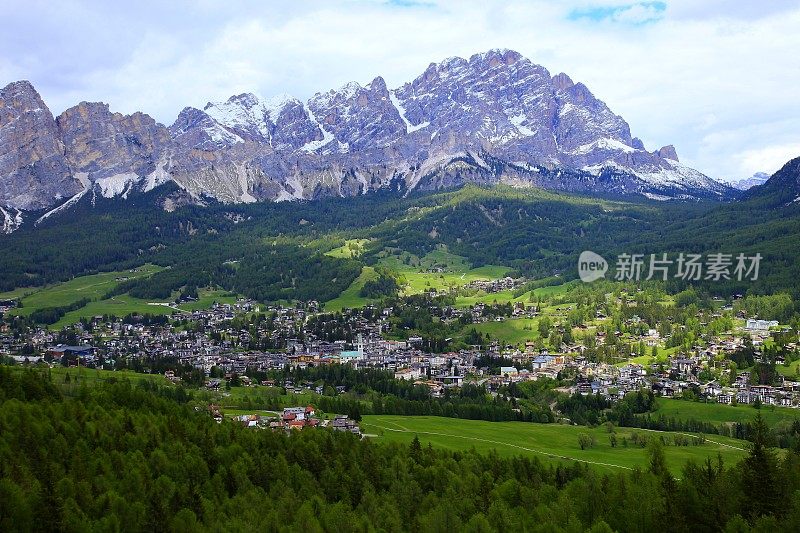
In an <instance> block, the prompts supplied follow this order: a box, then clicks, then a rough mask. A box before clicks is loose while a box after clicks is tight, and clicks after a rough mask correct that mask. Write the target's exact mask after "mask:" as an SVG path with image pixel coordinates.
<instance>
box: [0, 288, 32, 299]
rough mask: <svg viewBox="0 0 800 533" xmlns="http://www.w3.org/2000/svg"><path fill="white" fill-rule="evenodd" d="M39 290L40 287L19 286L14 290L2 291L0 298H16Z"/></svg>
mask: <svg viewBox="0 0 800 533" xmlns="http://www.w3.org/2000/svg"><path fill="white" fill-rule="evenodd" d="M38 290H39V287H19V288H17V289H14V290H13V291H6V292H0V300H16V299H18V298H23V297H25V296H28V295H29V294H31V293H34V292H36V291H38Z"/></svg>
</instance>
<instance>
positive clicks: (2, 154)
mask: <svg viewBox="0 0 800 533" xmlns="http://www.w3.org/2000/svg"><path fill="white" fill-rule="evenodd" d="M81 189H82V187H81V185H80V183H78V181H76V180H75V179H74V178H73V175H72V172H71V170H70V168H69V165H68V163H67V160H66V157H65V155H64V145H63V143H62V141H61V135H60V132H59V130H58V126H57V125H56V121H55V120H54V119H53V115H52V113H50V110H49V109H47V106H46V105H45V104H44V102H43V101H42V99H41V97H40V96H39V93H37V92H36V90H35V89H34V88H33V86H32V85H31V84H30V83H28V82H27V81H19V82H16V83H12V84H10V85H7V86H6V87H4V88H3V89H0V205H3V206H6V207H10V208H18V209H41V208H43V207H47V206H49V205H53V204H54V203H56V202H58V201H59V200H61V199H62V198H65V197H68V196H71V195H73V194H75V193H77V192H78V191H80V190H81ZM12 218H13V217H12ZM4 220H5V217H4Z"/></svg>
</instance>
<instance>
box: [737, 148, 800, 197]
mask: <svg viewBox="0 0 800 533" xmlns="http://www.w3.org/2000/svg"><path fill="white" fill-rule="evenodd" d="M743 199H744V200H747V201H749V202H751V203H758V204H763V205H766V206H768V207H773V208H777V207H785V206H789V205H797V206H800V157H797V158H795V159H792V160H791V161H789V162H788V163H786V164H785V165H783V167H782V168H781V169H780V170H779V171H777V172H776V173H775V174H773V175H772V176H771V177H770V178H769V179H768V180H767V181H765V182H764V183H763V184H762V185H757V186H755V187H753V188H751V189H749V190H748V191H746V192H745V193H744V195H743Z"/></svg>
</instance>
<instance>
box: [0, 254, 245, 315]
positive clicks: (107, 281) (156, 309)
mask: <svg viewBox="0 0 800 533" xmlns="http://www.w3.org/2000/svg"><path fill="white" fill-rule="evenodd" d="M159 270H161V267H158V266H155V265H149V264H148V265H144V266H141V267H139V268H137V269H135V270H133V271H129V270H125V271H119V272H102V273H100V274H93V275H89V276H81V277H77V278H74V279H72V280H70V281H65V282H63V283H57V284H55V285H52V286H48V287H42V288H38V289H37V288H27V289H17V290H15V291H11V292H8V293H4V297H6V298H11V297H14V298H19V297H22V307H20V308H18V309H14V310H13V311H12V312H13V313H16V314H18V315H22V316H27V315H29V314H31V313H32V312H34V311H36V310H37V309H42V308H45V307H58V306H64V305H69V304H72V303H75V302H77V301H79V300H81V299H83V298H88V299H89V300H91V301H90V302H89V303H88V304H86V305H85V306H83V307H81V308H80V309H76V310H74V311H70V312H68V313H67V314H65V315H64V316H63V317H62V318H61V320H59V321H58V322H56V323H55V324H52V325H50V328H51V329H54V330H58V329H61V328H62V327H64V326H67V325H70V324H74V323H75V322H78V321H79V320H80V319H81V318H89V317H94V316H101V315H116V316H125V315H129V314H132V313H139V314H152V315H165V314H167V315H168V314H172V313H174V312H175V311H177V310H183V311H193V310H196V309H208V308H209V307H211V305H212V304H213V303H214V302H219V303H234V302H235V301H236V295H232V294H230V293H228V292H226V291H222V290H217V289H209V288H204V289H200V290H199V291H198V296H199V299H198V300H197V301H195V302H187V303H184V304H181V305H179V306H175V305H173V304H172V303H171V302H169V301H150V300H142V299H138V298H133V297H132V296H129V295H128V294H121V295H118V296H114V297H111V298H106V299H103V297H104V296H105V295H106V294H107V293H108V291H110V290H111V289H113V288H114V287H116V286H117V285H118V284H119V283H120V282H121V281H122V280H123V279H134V278H140V277H145V276H150V275H152V274H154V273H155V272H158V271H159ZM154 304H156V305H154ZM159 304H166V305H159Z"/></svg>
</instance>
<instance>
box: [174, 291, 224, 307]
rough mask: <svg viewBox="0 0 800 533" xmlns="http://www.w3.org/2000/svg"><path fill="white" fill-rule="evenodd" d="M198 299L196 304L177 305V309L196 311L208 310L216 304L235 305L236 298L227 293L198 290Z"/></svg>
mask: <svg viewBox="0 0 800 533" xmlns="http://www.w3.org/2000/svg"><path fill="white" fill-rule="evenodd" d="M197 295H198V296H199V298H198V299H197V301H196V302H186V303H182V304H180V305H178V306H177V307H178V309H181V310H183V311H197V310H200V309H208V308H210V307H211V306H212V305H213V304H214V303H218V304H235V303H236V299H237V298H238V296H237V295H236V294H231V293H229V292H228V291H223V290H219V289H207V288H206V289H199V290H198V291H197Z"/></svg>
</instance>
